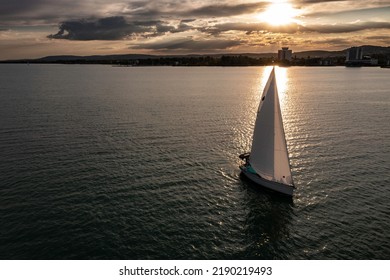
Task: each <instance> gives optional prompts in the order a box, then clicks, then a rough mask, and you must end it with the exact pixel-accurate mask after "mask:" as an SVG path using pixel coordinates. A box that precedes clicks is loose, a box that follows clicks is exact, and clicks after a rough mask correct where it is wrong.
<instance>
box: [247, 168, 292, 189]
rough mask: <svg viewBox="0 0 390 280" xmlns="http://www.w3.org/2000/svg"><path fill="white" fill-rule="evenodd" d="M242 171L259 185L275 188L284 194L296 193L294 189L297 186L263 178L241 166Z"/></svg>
mask: <svg viewBox="0 0 390 280" xmlns="http://www.w3.org/2000/svg"><path fill="white" fill-rule="evenodd" d="M241 172H242V174H244V175H245V176H246V177H247V178H248V179H249V180H251V181H252V182H254V183H256V184H258V185H261V186H263V187H265V188H267V189H270V190H273V191H276V192H279V193H282V194H285V195H288V196H293V193H294V189H295V187H294V186H290V185H285V184H281V183H278V182H273V181H268V180H266V179H264V178H261V177H260V176H259V175H257V174H253V173H251V172H249V171H247V170H246V169H245V167H244V168H241Z"/></svg>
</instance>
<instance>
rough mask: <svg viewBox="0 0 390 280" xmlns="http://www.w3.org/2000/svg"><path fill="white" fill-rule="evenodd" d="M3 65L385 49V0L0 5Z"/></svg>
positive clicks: (388, 39) (0, 0)
mask: <svg viewBox="0 0 390 280" xmlns="http://www.w3.org/2000/svg"><path fill="white" fill-rule="evenodd" d="M0 4H1V5H0V15H1V17H0V60H16V59H36V58H42V57H46V56H59V55H74V56H90V55H124V54H137V55H157V56H169V55H195V54H196V55H217V54H242V53H254V54H261V53H276V52H277V50H278V49H280V48H281V47H282V46H288V47H290V49H292V50H293V52H295V53H297V52H303V51H341V50H344V49H347V48H349V47H352V46H361V45H374V46H384V47H386V46H390V35H383V34H384V33H385V32H386V31H387V32H388V30H389V29H390V19H389V18H388V14H390V2H389V1H385V0H384V1H380V0H379V1H378V0H375V1H345V0H325V1H321V0H290V1H287V0H274V1H251V0H246V1H245V0H244V1H238V2H237V1H234V2H233V1H231V0H225V1H218V4H209V3H208V2H207V1H198V2H196V3H192V2H191V1H184V2H183V1H175V0H165V1H158V2H153V1H148V0H137V1H118V2H116V3H112V2H111V1H108V0H86V1H83V2H76V1H72V2H71V3H69V1H65V0H58V1H53V0H37V1H34V3H31V1H27V0H15V1H13V2H11V3H9V2H8V1H6V0H0Z"/></svg>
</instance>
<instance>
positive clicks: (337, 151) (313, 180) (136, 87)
mask: <svg viewBox="0 0 390 280" xmlns="http://www.w3.org/2000/svg"><path fill="white" fill-rule="evenodd" d="M270 70H271V69H270V68H266V67H247V68H240V67H232V68H230V67H225V68H222V67H221V68H220V67H194V68H185V67H149V68H148V67H145V68H143V67H133V68H132V67H109V66H95V65H91V66H85V65H84V66H81V65H30V66H28V65H0V104H1V109H0V153H1V157H0V215H1V227H0V258H2V259H389V258H390V239H389V238H388V237H389V235H388V233H389V232H390V219H389V217H390V206H389V205H390V204H389V203H388V201H389V200H390V184H389V183H390V182H389V181H390V180H389V174H390V170H389V169H390V143H389V139H390V124H389V120H390V93H389V90H388V89H389V82H388V77H389V70H388V69H380V68H360V69H355V68H354V69H350V68H344V67H324V68H299V67H290V68H278V69H277V79H278V82H279V84H278V87H279V89H280V98H281V106H282V113H283V117H284V126H285V131H286V137H287V142H288V148H289V152H290V158H291V166H292V173H293V177H294V181H295V184H296V186H297V190H296V193H295V196H294V198H293V200H292V201H289V200H286V199H282V198H279V197H278V196H275V195H274V194H272V193H268V192H264V191H261V190H260V189H259V188H258V187H256V186H254V185H252V184H251V183H250V182H248V181H246V180H243V179H242V178H240V173H239V169H238V165H239V163H240V162H239V159H238V155H239V154H240V153H242V152H245V151H248V150H249V149H250V145H251V136H252V131H253V125H254V119H255V114H256V113H255V112H256V109H257V106H258V101H259V98H260V93H261V90H262V88H263V86H264V84H265V82H266V79H267V75H268V74H269V72H270Z"/></svg>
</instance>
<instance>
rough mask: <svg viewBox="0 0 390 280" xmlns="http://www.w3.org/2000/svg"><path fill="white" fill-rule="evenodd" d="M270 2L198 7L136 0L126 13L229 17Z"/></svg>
mask: <svg viewBox="0 0 390 280" xmlns="http://www.w3.org/2000/svg"><path fill="white" fill-rule="evenodd" d="M268 5H269V2H267V1H263V2H256V3H242V4H215V5H205V6H200V7H196V8H188V6H191V5H188V3H187V5H183V4H182V5H180V4H179V3H176V2H174V1H170V2H162V3H160V2H158V1H156V2H152V3H150V2H144V3H143V5H142V2H136V3H130V4H129V10H130V12H127V13H126V15H128V16H131V17H133V18H140V17H143V18H145V17H146V18H157V17H170V18H186V17H190V18H193V17H196V18H210V17H211V18H213V17H216V18H218V17H229V16H236V15H242V14H253V13H256V12H259V11H262V10H264V9H265V8H266V7H267V6H268Z"/></svg>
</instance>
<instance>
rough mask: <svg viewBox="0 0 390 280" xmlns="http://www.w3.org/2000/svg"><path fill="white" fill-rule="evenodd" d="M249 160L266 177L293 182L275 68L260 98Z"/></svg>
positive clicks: (258, 172)
mask: <svg viewBox="0 0 390 280" xmlns="http://www.w3.org/2000/svg"><path fill="white" fill-rule="evenodd" d="M249 163H250V165H251V166H252V168H253V169H254V170H255V171H256V173H257V174H259V175H260V176H261V177H263V178H264V179H267V180H270V181H274V182H279V183H283V184H287V185H293V181H292V176H291V170H290V164H289V159H288V152H287V145H286V138H285V134H284V129H283V121H282V114H281V111H280V105H279V96H278V89H277V86H276V79H275V69H272V72H271V75H270V77H269V79H268V81H267V84H266V86H265V88H264V92H263V94H262V96H261V99H260V104H259V109H258V111H257V117H256V123H255V129H254V133H253V141H252V150H251V153H250V158H249Z"/></svg>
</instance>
